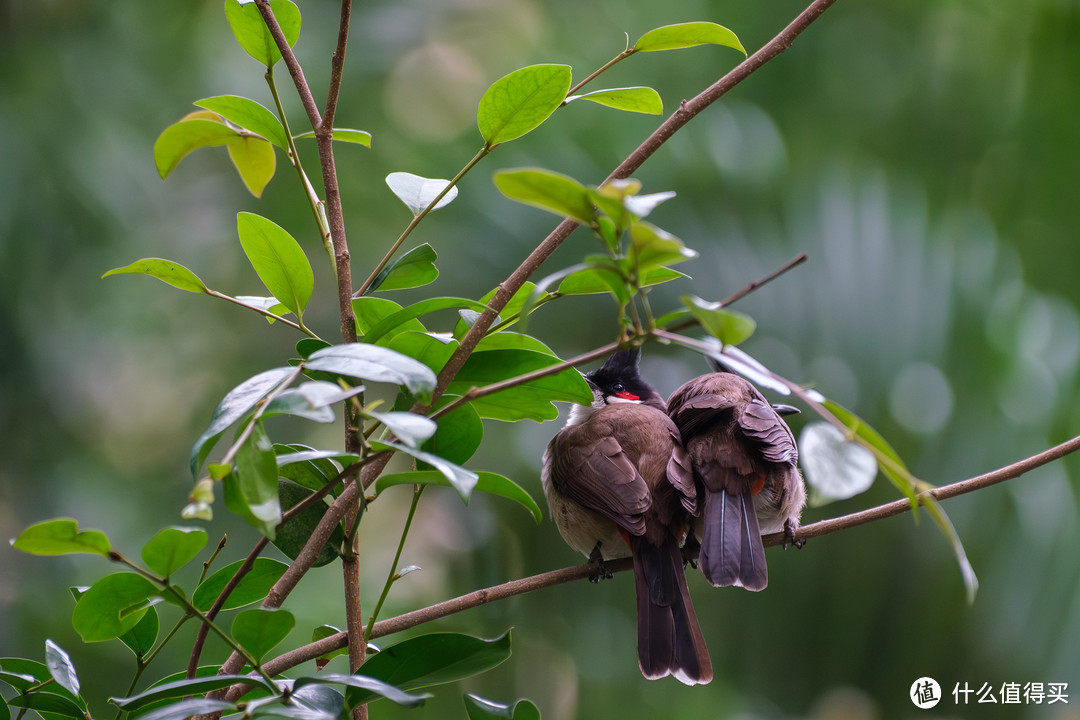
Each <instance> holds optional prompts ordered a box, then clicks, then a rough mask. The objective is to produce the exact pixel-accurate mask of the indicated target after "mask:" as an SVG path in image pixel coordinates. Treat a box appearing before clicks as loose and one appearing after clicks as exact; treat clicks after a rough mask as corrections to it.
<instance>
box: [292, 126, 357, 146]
mask: <svg viewBox="0 0 1080 720" xmlns="http://www.w3.org/2000/svg"><path fill="white" fill-rule="evenodd" d="M333 132H334V134H333V137H332V139H333V140H337V141H339V142H346V143H352V144H353V145H363V146H364V147H371V133H369V132H368V131H367V130H353V129H352V128H334V131H333ZM314 137H315V132H314V131H313V130H308V131H307V132H304V133H300V134H299V135H294V136H293V138H294V139H296V140H300V139H301V138H306V139H311V138H314Z"/></svg>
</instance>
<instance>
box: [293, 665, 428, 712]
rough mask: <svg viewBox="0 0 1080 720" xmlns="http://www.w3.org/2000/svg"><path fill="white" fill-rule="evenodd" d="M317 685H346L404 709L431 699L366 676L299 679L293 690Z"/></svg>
mask: <svg viewBox="0 0 1080 720" xmlns="http://www.w3.org/2000/svg"><path fill="white" fill-rule="evenodd" d="M315 683H318V684H323V685H345V686H346V687H351V688H357V689H358V690H363V691H365V692H370V693H374V694H376V695H379V696H380V697H384V698H386V699H387V700H389V701H391V702H394V703H397V704H398V705H402V706H404V707H419V706H421V705H423V704H424V701H425V700H427V699H428V698H429V697H431V694H430V693H423V694H422V695H415V694H411V693H407V692H405V691H404V690H401V689H400V688H397V687H394V686H393V685H391V684H390V683H388V682H384V681H382V680H377V679H375V678H373V677H368V676H366V675H341V674H334V673H327V674H326V675H316V676H313V677H302V678H297V679H296V682H295V683H294V684H293V690H294V691H296V690H299V689H300V688H302V687H304V686H307V685H311V684H315ZM365 702H366V701H365Z"/></svg>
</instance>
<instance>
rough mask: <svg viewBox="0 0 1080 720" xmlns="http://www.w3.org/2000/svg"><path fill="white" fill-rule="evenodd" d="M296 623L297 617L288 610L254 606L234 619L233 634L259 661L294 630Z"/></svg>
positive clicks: (256, 660)
mask: <svg viewBox="0 0 1080 720" xmlns="http://www.w3.org/2000/svg"><path fill="white" fill-rule="evenodd" d="M295 625H296V618H294V617H293V615H292V613H290V612H289V611H287V610H281V609H278V610H266V609H264V608H252V609H251V610H244V611H243V612H242V613H240V614H239V615H237V616H236V619H235V620H233V624H232V636H233V639H234V640H236V642H238V643H240V644H241V645H242V646H243V647H244V649H245V650H247V651H248V652H249V653H251V655H252V657H254V658H255V662H259V661H261V660H262V658H263V656H264V655H266V653H268V652H270V651H271V650H273V649H274V648H275V647H277V645H278V643H280V642H281V641H282V640H284V639H285V638H286V636H288V634H289V633H290V632H292V629H293V627H294V626H295Z"/></svg>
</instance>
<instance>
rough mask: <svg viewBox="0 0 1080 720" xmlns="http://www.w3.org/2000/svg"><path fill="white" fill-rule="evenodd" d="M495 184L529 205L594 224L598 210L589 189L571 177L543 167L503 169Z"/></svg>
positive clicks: (509, 196)
mask: <svg viewBox="0 0 1080 720" xmlns="http://www.w3.org/2000/svg"><path fill="white" fill-rule="evenodd" d="M493 179H494V182H495V187H497V188H498V189H499V192H501V193H502V194H503V195H505V196H506V197H508V198H510V199H511V200H516V201H517V202H520V203H525V204H526V205H532V206H533V207H538V208H540V209H541V210H547V211H548V212H551V213H554V214H556V215H558V216H559V217H568V218H573V219H574V220H577V221H578V222H580V223H582V224H584V225H592V224H593V222H594V220H595V214H596V211H595V210H594V209H593V204H592V200H591V199H590V196H589V191H588V189H587V188H586V187H585V186H584V185H582V184H581V183H579V182H578V181H577V180H574V179H573V178H571V177H568V176H566V175H562V174H560V173H556V172H552V171H550V170H543V169H541V168H521V169H518V170H500V171H498V172H497V173H495V175H494V177H493Z"/></svg>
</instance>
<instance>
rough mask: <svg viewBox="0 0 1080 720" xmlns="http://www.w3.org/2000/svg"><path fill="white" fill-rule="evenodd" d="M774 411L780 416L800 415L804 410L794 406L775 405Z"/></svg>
mask: <svg viewBox="0 0 1080 720" xmlns="http://www.w3.org/2000/svg"><path fill="white" fill-rule="evenodd" d="M772 409H773V410H775V411H776V413H777V414H778V415H798V414H799V413H801V412H802V410H800V409H799V408H797V407H795V406H793V405H773V406H772Z"/></svg>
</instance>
